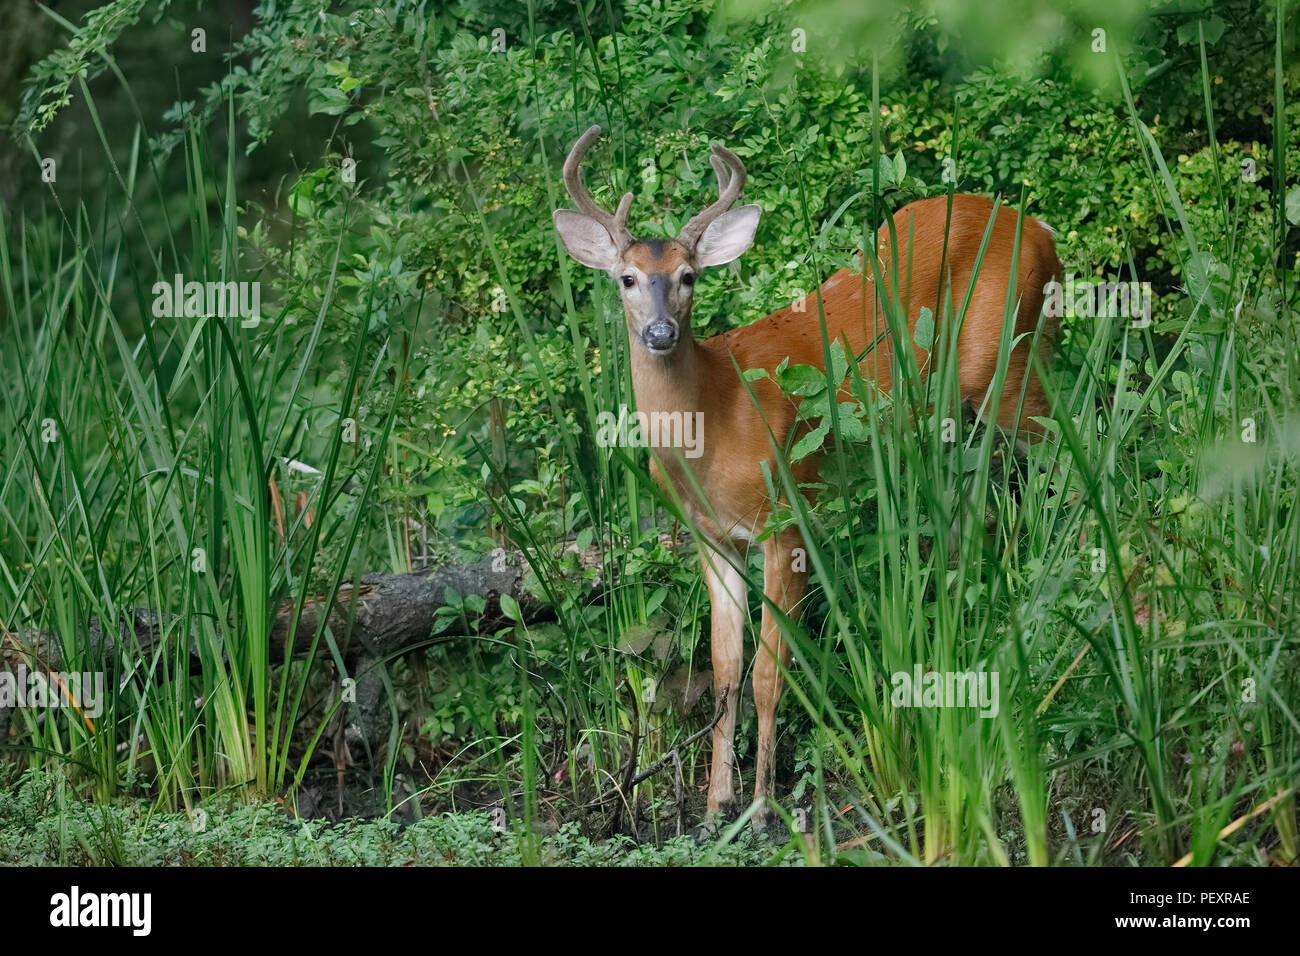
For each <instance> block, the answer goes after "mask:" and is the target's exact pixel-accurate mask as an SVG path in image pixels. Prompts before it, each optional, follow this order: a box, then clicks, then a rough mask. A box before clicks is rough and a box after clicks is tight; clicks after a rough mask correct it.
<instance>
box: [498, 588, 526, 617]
mask: <svg viewBox="0 0 1300 956" xmlns="http://www.w3.org/2000/svg"><path fill="white" fill-rule="evenodd" d="M501 613H502V614H504V615H505V616H506V617H508V618H509V619H510V620H512V621H514V622H515V623H516V624H522V623H523V622H524V616H523V614H521V613H520V611H519V602H518V601H516V600H515V599H514V598H512V597H511V596H510V595H509V594H503V595H501Z"/></svg>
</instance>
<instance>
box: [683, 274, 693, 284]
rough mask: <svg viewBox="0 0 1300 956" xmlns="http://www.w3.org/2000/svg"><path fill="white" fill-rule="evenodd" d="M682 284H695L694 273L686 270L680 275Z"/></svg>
mask: <svg viewBox="0 0 1300 956" xmlns="http://www.w3.org/2000/svg"><path fill="white" fill-rule="evenodd" d="M682 285H695V273H694V272H687V273H685V274H684V275H683V276H682Z"/></svg>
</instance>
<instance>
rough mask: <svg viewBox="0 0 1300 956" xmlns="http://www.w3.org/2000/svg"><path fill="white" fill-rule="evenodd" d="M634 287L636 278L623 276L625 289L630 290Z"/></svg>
mask: <svg viewBox="0 0 1300 956" xmlns="http://www.w3.org/2000/svg"><path fill="white" fill-rule="evenodd" d="M634 285H636V276H632V275H627V276H623V288H624V289H630V288H632V286H634Z"/></svg>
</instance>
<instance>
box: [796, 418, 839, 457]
mask: <svg viewBox="0 0 1300 956" xmlns="http://www.w3.org/2000/svg"><path fill="white" fill-rule="evenodd" d="M830 430H831V423H830V422H829V421H827V420H826V419H822V422H821V424H820V425H818V426H817V427H816V428H814V429H813V430H812V431H810V432H809V433H808V434H806V435H804V436H803V437H802V438H800V439H799V440H798V441H797V442H795V443H794V447H793V448H792V449H790V462H791V463H792V464H793V463H794V462H796V461H800V460H802V459H804V458H807V457H808V456H809V455H811V454H812V453H813V452H815V451H817V450H818V449H819V448H821V447H822V442H823V441H825V440H826V435H827V434H828V433H829V432H830Z"/></svg>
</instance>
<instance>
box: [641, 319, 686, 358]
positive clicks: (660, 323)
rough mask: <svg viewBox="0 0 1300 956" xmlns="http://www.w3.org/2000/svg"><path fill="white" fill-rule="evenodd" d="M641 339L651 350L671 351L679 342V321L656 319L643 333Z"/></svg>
mask: <svg viewBox="0 0 1300 956" xmlns="http://www.w3.org/2000/svg"><path fill="white" fill-rule="evenodd" d="M641 341H642V342H644V343H645V346H646V348H648V349H649V350H650V351H651V352H669V351H672V348H673V346H675V345H676V344H677V323H676V322H673V321H671V320H669V319H655V320H654V321H653V322H651V323H650V324H649V325H647V326H646V327H645V331H644V332H642V333H641Z"/></svg>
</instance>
